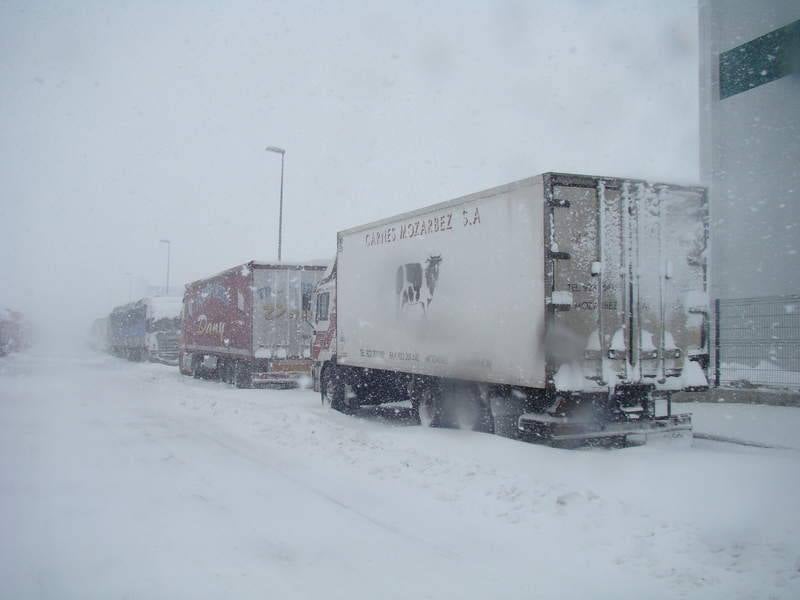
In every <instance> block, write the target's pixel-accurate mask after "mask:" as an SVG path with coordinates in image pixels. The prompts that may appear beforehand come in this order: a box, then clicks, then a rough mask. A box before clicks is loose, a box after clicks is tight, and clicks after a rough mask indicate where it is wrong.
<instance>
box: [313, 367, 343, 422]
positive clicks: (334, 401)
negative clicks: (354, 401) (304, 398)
mask: <svg viewBox="0 0 800 600" xmlns="http://www.w3.org/2000/svg"><path fill="white" fill-rule="evenodd" d="M319 388H320V399H321V401H322V406H327V407H328V408H332V409H333V410H338V411H339V412H344V410H345V402H344V393H345V390H344V382H343V381H342V378H341V376H340V375H339V373H337V372H336V367H333V366H330V365H329V366H327V367H325V370H324V371H322V377H321V378H320V386H319Z"/></svg>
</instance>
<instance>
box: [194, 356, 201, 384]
mask: <svg viewBox="0 0 800 600" xmlns="http://www.w3.org/2000/svg"><path fill="white" fill-rule="evenodd" d="M202 371H203V355H202V354H192V377H194V378H195V379H200V376H201V375H202Z"/></svg>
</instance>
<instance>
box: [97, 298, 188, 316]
mask: <svg viewBox="0 0 800 600" xmlns="http://www.w3.org/2000/svg"><path fill="white" fill-rule="evenodd" d="M142 306H147V307H148V313H149V315H150V317H152V318H153V319H155V320H158V319H164V318H168V319H172V318H175V317H179V316H180V315H181V310H183V297H181V296H153V297H147V298H140V299H139V300H135V301H133V302H128V303H127V304H123V305H121V306H116V307H114V308H113V309H112V310H111V312H112V313H119V312H127V311H129V310H132V309H134V308H141V307H142Z"/></svg>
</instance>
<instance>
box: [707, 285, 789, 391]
mask: <svg viewBox="0 0 800 600" xmlns="http://www.w3.org/2000/svg"><path fill="white" fill-rule="evenodd" d="M714 312H715V315H714V326H715V332H714V333H715V336H714V339H715V350H716V352H715V355H716V361H715V379H716V384H717V385H723V386H733V387H750V388H753V387H756V388H759V387H768V388H779V389H787V388H788V389H800V296H768V297H762V298H740V299H736V300H717V301H716V302H715V311H714Z"/></svg>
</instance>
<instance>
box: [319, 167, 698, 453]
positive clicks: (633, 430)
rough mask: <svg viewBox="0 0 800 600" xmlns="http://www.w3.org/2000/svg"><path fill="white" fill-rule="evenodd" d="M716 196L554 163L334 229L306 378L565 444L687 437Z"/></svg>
mask: <svg viewBox="0 0 800 600" xmlns="http://www.w3.org/2000/svg"><path fill="white" fill-rule="evenodd" d="M707 232H708V218H707V201H706V191H705V189H703V188H701V187H686V186H678V185H671V184H659V183H649V182H646V181H642V180H634V179H620V178H615V177H595V176H587V175H571V174H563V173H545V174H543V175H539V176H537V177H532V178H529V179H524V180H522V181H517V182H514V183H510V184H508V185H503V186H500V187H496V188H493V189H489V190H486V191H482V192H479V193H476V194H471V195H468V196H464V197H461V198H457V199H455V200H452V201H449V202H444V203H441V204H436V205H434V206H430V207H428V208H423V209H421V210H416V211H413V212H410V213H406V214H403V215H398V216H396V217H391V218H388V219H384V220H381V221H378V222H375V223H370V224H368V225H363V226H360V227H354V228H352V229H348V230H346V231H342V232H340V233H339V234H338V237H337V254H336V260H335V262H334V263H333V264H332V266H331V267H330V268H329V270H328V272H327V273H326V275H325V277H324V278H323V279H322V280H321V281H320V284H319V286H318V288H317V290H316V293H315V300H314V302H315V315H314V320H315V331H314V340H313V345H312V357H313V359H314V371H313V373H314V385H315V388H316V389H317V390H318V391H320V393H321V396H322V400H323V403H325V404H328V405H329V406H331V407H333V408H335V409H338V410H342V411H352V410H354V409H356V408H358V407H359V406H360V405H363V404H378V403H382V402H390V401H397V400H410V401H411V405H412V408H413V410H414V411H415V412H416V413H417V414H418V416H419V420H420V422H421V423H422V424H424V425H429V426H459V427H467V428H470V429H475V430H485V431H493V430H494V429H495V428H496V427H499V424H500V423H501V422H503V423H506V424H507V423H509V422H511V423H513V424H514V428H515V429H516V431H517V432H518V433H519V434H522V435H525V436H530V437H534V438H539V439H545V440H549V441H551V442H559V443H573V442H575V441H582V440H585V439H587V438H614V439H615V440H625V439H626V438H628V437H629V436H632V435H636V436H648V435H653V434H656V433H660V434H662V435H665V436H668V437H680V436H690V435H691V417H690V416H689V415H676V414H673V413H672V402H671V399H672V394H674V393H675V392H686V391H693V390H702V389H705V388H706V387H707V379H706V372H707V367H708V336H707V326H708V323H707V315H708V298H707V294H706V288H707V279H708V276H707V268H706V264H707V262H706V247H707Z"/></svg>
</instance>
